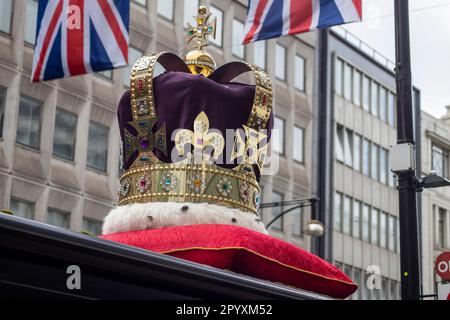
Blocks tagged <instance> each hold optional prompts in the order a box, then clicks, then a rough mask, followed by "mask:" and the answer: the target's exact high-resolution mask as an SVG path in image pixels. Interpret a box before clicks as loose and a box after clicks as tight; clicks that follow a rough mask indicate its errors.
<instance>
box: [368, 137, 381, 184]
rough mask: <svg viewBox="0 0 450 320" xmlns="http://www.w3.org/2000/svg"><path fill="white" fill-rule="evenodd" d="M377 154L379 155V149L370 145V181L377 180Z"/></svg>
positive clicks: (373, 144) (374, 145)
mask: <svg viewBox="0 0 450 320" xmlns="http://www.w3.org/2000/svg"><path fill="white" fill-rule="evenodd" d="M378 153H379V147H378V146H377V145H376V144H375V143H372V146H371V155H370V160H371V164H370V169H371V170H370V176H371V178H372V179H375V180H378Z"/></svg>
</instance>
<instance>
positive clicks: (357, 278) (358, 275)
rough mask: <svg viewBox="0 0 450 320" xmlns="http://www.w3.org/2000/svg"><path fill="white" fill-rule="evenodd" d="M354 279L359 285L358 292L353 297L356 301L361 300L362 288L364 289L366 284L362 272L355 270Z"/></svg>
mask: <svg viewBox="0 0 450 320" xmlns="http://www.w3.org/2000/svg"><path fill="white" fill-rule="evenodd" d="M353 279H354V281H355V283H356V284H357V285H358V290H357V291H356V292H355V294H354V295H353V296H352V297H353V298H354V299H356V300H360V299H361V287H363V286H364V285H365V284H363V283H362V270H361V269H358V268H355V269H354V270H353Z"/></svg>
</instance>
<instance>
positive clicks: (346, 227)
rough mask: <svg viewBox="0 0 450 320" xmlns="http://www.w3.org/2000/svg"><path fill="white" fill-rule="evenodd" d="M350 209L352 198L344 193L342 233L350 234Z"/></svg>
mask: <svg viewBox="0 0 450 320" xmlns="http://www.w3.org/2000/svg"><path fill="white" fill-rule="evenodd" d="M347 204H348V208H347ZM347 209H348V210H347ZM347 211H348V212H347ZM352 211H353V199H352V198H351V197H349V196H347V195H344V197H343V204H342V233H343V234H347V235H349V236H351V235H352V224H353V220H352V215H353V212H352ZM347 213H348V214H347Z"/></svg>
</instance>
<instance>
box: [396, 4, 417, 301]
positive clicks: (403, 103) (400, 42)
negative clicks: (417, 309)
mask: <svg viewBox="0 0 450 320" xmlns="http://www.w3.org/2000/svg"><path fill="white" fill-rule="evenodd" d="M395 55H396V70H395V76H396V83H397V143H398V144H403V143H409V144H411V145H412V146H413V148H414V146H415V141H414V117H413V104H412V84H411V55H410V42H409V11H408V0H395ZM416 182H417V179H416V174H415V169H414V168H412V170H409V171H406V172H400V173H398V187H397V188H398V193H399V211H400V220H399V221H400V264H401V268H400V269H401V289H402V290H401V291H402V299H403V300H419V298H420V272H419V263H420V262H419V237H418V217H417V199H416Z"/></svg>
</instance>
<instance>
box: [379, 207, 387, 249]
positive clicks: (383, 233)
mask: <svg viewBox="0 0 450 320" xmlns="http://www.w3.org/2000/svg"><path fill="white" fill-rule="evenodd" d="M387 218H388V216H387V214H386V213H384V212H382V213H381V214H380V246H381V247H382V248H387V237H388V230H387V227H388V225H387V224H388V222H387Z"/></svg>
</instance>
